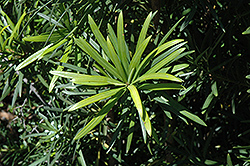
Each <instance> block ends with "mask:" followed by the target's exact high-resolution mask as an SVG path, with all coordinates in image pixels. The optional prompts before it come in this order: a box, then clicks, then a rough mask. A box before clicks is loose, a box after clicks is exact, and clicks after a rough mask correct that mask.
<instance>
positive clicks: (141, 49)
mask: <svg viewBox="0 0 250 166" xmlns="http://www.w3.org/2000/svg"><path fill="white" fill-rule="evenodd" d="M151 37H152V36H149V37H148V38H147V39H145V40H144V41H143V42H142V43H141V45H138V44H137V46H138V48H137V49H136V52H135V54H134V56H133V58H132V60H131V62H130V65H129V73H130V72H131V70H132V69H133V68H136V67H137V66H138V64H139V63H140V61H141V56H142V54H143V52H144V51H145V49H146V47H147V45H148V43H149V41H150V39H151Z"/></svg>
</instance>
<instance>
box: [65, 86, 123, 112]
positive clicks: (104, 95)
mask: <svg viewBox="0 0 250 166" xmlns="http://www.w3.org/2000/svg"><path fill="white" fill-rule="evenodd" d="M122 89H124V88H116V89H111V90H107V91H105V92H102V93H99V94H96V95H94V96H91V97H88V98H86V99H84V100H82V101H80V102H78V103H76V104H74V105H73V106H72V107H71V108H70V109H69V111H74V110H76V109H78V108H82V107H85V106H87V105H89V104H92V103H95V102H97V101H99V100H103V99H106V98H109V97H111V96H114V95H115V94H116V93H117V92H119V91H121V90H122Z"/></svg>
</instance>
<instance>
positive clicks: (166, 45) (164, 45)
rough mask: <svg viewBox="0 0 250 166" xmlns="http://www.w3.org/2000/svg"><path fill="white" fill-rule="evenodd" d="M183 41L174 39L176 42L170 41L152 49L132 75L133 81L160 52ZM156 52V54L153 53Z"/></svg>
mask: <svg viewBox="0 0 250 166" xmlns="http://www.w3.org/2000/svg"><path fill="white" fill-rule="evenodd" d="M182 41H183V39H176V40H171V41H169V42H167V43H165V44H163V45H161V46H159V47H157V48H156V49H154V50H153V51H151V52H150V53H149V54H148V55H147V56H146V57H145V58H144V59H143V61H142V62H141V63H140V64H139V67H138V69H137V70H136V73H135V75H134V78H133V80H135V79H136V78H137V77H138V76H139V75H140V73H141V72H142V70H143V69H144V67H145V66H147V65H148V63H149V62H150V60H151V59H153V58H154V57H155V56H157V55H158V54H160V53H161V52H163V51H164V50H166V49H168V48H169V47H171V46H173V45H175V44H178V43H180V42H182ZM156 51H157V53H155V52H156Z"/></svg>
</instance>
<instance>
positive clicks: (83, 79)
mask: <svg viewBox="0 0 250 166" xmlns="http://www.w3.org/2000/svg"><path fill="white" fill-rule="evenodd" d="M72 82H74V83H76V84H81V85H84V84H85V83H87V82H96V83H100V84H103V85H116V86H124V85H126V84H124V83H122V82H120V81H118V80H115V79H112V78H109V77H105V76H93V75H82V76H80V77H78V78H73V79H72Z"/></svg>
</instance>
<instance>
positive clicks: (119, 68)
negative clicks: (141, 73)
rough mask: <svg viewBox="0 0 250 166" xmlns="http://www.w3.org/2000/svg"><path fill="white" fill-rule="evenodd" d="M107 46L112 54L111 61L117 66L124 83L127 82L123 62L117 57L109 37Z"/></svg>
mask: <svg viewBox="0 0 250 166" xmlns="http://www.w3.org/2000/svg"><path fill="white" fill-rule="evenodd" d="M107 45H108V49H109V52H110V59H111V60H112V62H113V64H114V65H115V67H116V69H117V72H118V73H119V75H121V77H122V79H123V81H124V82H125V81H126V73H125V71H124V68H123V67H122V64H121V61H120V59H119V57H118V56H117V54H116V52H115V50H114V48H113V45H112V43H111V41H110V40H109V37H107Z"/></svg>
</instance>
